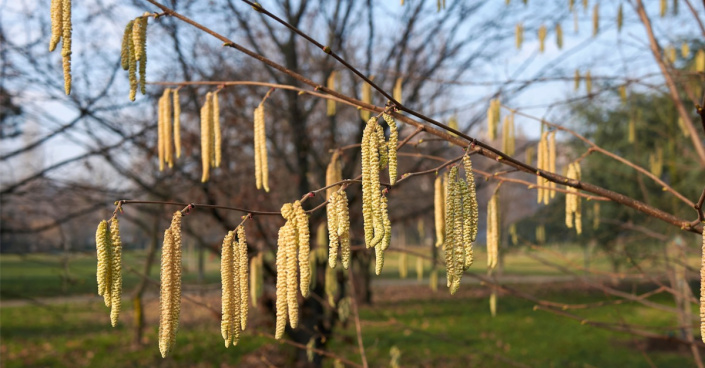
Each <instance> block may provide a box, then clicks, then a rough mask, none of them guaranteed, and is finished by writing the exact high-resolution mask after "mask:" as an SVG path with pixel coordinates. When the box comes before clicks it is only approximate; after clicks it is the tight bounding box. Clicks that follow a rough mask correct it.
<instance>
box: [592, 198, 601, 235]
mask: <svg viewBox="0 0 705 368" xmlns="http://www.w3.org/2000/svg"><path fill="white" fill-rule="evenodd" d="M599 228H600V202H593V204H592V229H593V230H597V229H599Z"/></svg>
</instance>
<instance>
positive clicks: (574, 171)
mask: <svg viewBox="0 0 705 368" xmlns="http://www.w3.org/2000/svg"><path fill="white" fill-rule="evenodd" d="M566 176H567V177H568V179H573V180H580V164H579V163H578V162H573V163H570V164H569V165H568V173H567V175H566ZM566 190H567V191H568V193H566V197H565V198H566V203H565V224H566V226H567V227H568V228H573V227H575V232H576V233H577V234H578V235H580V234H581V233H582V211H581V208H580V207H581V203H580V202H581V200H580V196H579V195H577V194H576V193H577V192H578V190H577V189H576V188H573V187H570V186H566Z"/></svg>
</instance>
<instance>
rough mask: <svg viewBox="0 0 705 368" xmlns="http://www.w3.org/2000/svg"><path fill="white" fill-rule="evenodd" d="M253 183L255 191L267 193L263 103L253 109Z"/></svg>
mask: <svg viewBox="0 0 705 368" xmlns="http://www.w3.org/2000/svg"><path fill="white" fill-rule="evenodd" d="M254 133H255V181H256V185H257V189H262V188H264V191H265V192H269V163H268V161H267V135H266V127H265V119H264V102H263V103H260V104H259V106H257V108H256V109H255V127H254Z"/></svg>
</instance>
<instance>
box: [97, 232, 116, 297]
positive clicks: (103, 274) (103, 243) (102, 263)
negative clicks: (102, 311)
mask: <svg viewBox="0 0 705 368" xmlns="http://www.w3.org/2000/svg"><path fill="white" fill-rule="evenodd" d="M95 246H96V251H97V255H98V266H97V271H96V278H97V279H98V295H102V296H103V300H104V302H105V306H106V307H110V301H111V294H110V293H111V291H112V283H111V269H112V267H113V263H112V256H111V254H110V252H111V247H110V236H109V233H108V222H107V221H105V220H103V221H101V222H100V224H98V230H96V233H95Z"/></svg>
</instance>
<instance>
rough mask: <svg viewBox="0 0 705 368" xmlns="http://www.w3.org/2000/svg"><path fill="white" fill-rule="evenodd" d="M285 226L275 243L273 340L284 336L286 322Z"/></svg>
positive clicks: (280, 230)
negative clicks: (275, 276) (275, 275)
mask: <svg viewBox="0 0 705 368" xmlns="http://www.w3.org/2000/svg"><path fill="white" fill-rule="evenodd" d="M286 232H287V225H284V226H282V227H281V228H280V229H279V239H278V241H277V260H276V266H277V283H276V310H277V313H276V314H277V319H276V332H275V333H274V338H275V339H277V340H278V339H281V338H282V336H284V330H285V329H286V320H287V315H288V311H287V298H286V294H287V287H286V285H287V280H286V278H287V264H288V262H287V259H286V258H287V245H286V244H285V240H286Z"/></svg>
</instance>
